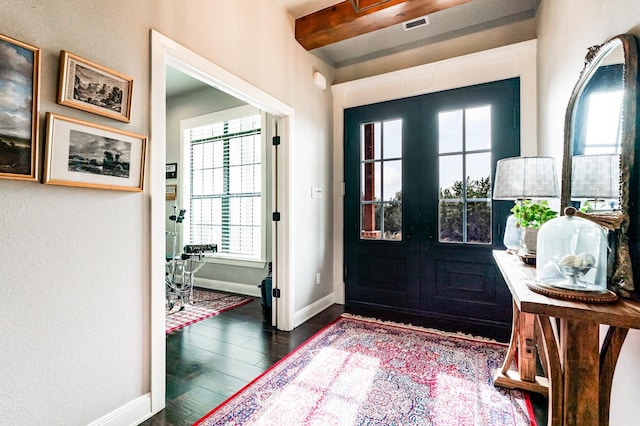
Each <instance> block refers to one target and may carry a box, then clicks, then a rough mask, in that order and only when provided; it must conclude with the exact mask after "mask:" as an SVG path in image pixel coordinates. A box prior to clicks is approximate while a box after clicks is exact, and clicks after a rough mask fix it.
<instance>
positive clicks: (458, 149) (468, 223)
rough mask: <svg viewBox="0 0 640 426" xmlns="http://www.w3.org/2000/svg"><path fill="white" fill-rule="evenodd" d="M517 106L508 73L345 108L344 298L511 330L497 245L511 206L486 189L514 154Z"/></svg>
mask: <svg viewBox="0 0 640 426" xmlns="http://www.w3.org/2000/svg"><path fill="white" fill-rule="evenodd" d="M519 104H520V97H519V79H511V80H505V81H500V82H495V83H489V84H484V85H479V86H472V87H467V88H461V89H456V90H450V91H446V92H439V93H434V94H428V95H422V96H418V97H413V98H407V99H401V100H395V101H389V102H384V103H380V104H374V105H367V106H362V107H357V108H351V109H348V110H346V111H345V189H346V191H345V283H346V299H347V305H350V306H352V307H355V308H358V307H360V308H366V309H373V310H376V309H381V310H388V311H389V310H390V311H398V312H403V313H406V314H412V315H418V316H421V317H424V318H427V319H429V321H427V322H430V323H432V324H433V325H434V326H441V327H446V328H451V329H458V330H465V331H469V332H478V333H481V334H496V332H497V333H498V334H500V333H501V332H503V331H504V332H505V333H506V332H507V331H508V330H509V326H510V325H509V321H510V315H511V302H510V300H511V299H510V295H509V292H508V290H507V289H506V287H505V285H504V282H503V281H502V279H501V277H500V276H499V274H498V273H497V270H496V267H495V264H494V262H493V259H492V256H491V251H492V249H494V248H499V247H502V232H503V228H504V223H505V221H506V217H507V215H508V214H509V209H510V208H511V207H512V205H513V203H512V202H506V201H492V199H491V188H492V176H493V174H494V172H495V165H496V161H497V160H499V159H501V158H504V157H512V156H517V155H518V154H519V147H520V136H519V135H520V130H519V115H520V114H519Z"/></svg>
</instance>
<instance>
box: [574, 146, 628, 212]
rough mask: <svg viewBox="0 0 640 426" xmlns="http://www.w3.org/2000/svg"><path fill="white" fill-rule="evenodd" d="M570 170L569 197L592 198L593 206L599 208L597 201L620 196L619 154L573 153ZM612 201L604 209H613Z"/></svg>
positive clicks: (589, 199)
mask: <svg viewBox="0 0 640 426" xmlns="http://www.w3.org/2000/svg"><path fill="white" fill-rule="evenodd" d="M571 162H572V164H571V166H572V171H571V199H572V200H574V199H585V200H588V201H591V200H593V204H594V206H593V208H594V209H595V210H600V209H599V206H598V201H602V202H605V201H606V200H618V199H619V198H620V155H619V154H598V155H574V156H573V158H572V160H571ZM616 204H617V203H614V202H612V204H611V205H610V206H606V205H605V206H601V207H607V208H605V210H613V209H614V208H615V207H617V205H616Z"/></svg>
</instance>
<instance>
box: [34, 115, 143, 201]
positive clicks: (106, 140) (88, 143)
mask: <svg viewBox="0 0 640 426" xmlns="http://www.w3.org/2000/svg"><path fill="white" fill-rule="evenodd" d="M145 149H146V137H145V136H141V135H136V134H135V133H131V132H127V131H124V130H119V129H112V128H109V127H105V126H101V125H98V124H94V123H89V122H85V121H81V120H77V119H75V118H71V117H65V116H62V115H58V114H53V113H47V143H46V151H45V165H44V183H45V184H52V185H64V186H81V187H86V188H100V189H115V190H121V191H142V184H143V180H144V158H145Z"/></svg>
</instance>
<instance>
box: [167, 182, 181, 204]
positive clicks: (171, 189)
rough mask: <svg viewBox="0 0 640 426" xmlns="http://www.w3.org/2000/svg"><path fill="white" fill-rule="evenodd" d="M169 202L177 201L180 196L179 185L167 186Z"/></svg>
mask: <svg viewBox="0 0 640 426" xmlns="http://www.w3.org/2000/svg"><path fill="white" fill-rule="evenodd" d="M165 193H166V196H167V201H170V200H175V199H176V197H177V195H178V185H175V184H170V185H166V186H165Z"/></svg>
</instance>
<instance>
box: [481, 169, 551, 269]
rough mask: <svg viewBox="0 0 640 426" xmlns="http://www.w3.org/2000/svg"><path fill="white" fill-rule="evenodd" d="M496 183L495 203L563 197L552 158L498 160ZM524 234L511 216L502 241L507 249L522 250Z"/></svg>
mask: <svg viewBox="0 0 640 426" xmlns="http://www.w3.org/2000/svg"><path fill="white" fill-rule="evenodd" d="M494 181H495V184H494V186H493V199H494V200H516V201H523V200H526V199H532V198H538V199H540V198H557V197H559V196H560V194H559V190H558V176H557V174H556V163H555V159H554V158H553V157H511V158H504V159H502V160H498V163H497V165H496V175H495V179H494ZM523 235H524V230H523V229H522V228H520V227H517V226H516V219H515V217H514V216H513V215H510V216H509V217H508V218H507V224H506V226H505V231H504V240H503V242H504V245H505V247H507V250H508V251H510V252H518V251H520V249H521V247H522V238H523ZM533 258H535V256H533Z"/></svg>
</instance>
